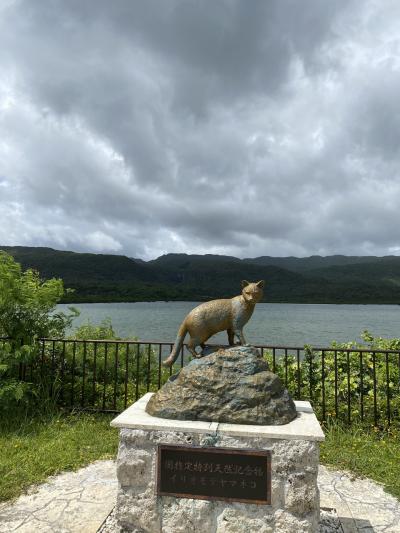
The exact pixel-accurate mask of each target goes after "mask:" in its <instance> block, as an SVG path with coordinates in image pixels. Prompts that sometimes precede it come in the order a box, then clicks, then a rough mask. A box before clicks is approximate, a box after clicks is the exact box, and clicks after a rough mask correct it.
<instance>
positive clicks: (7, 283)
mask: <svg viewBox="0 0 400 533" xmlns="http://www.w3.org/2000/svg"><path fill="white" fill-rule="evenodd" d="M64 293H65V291H64V286H63V282H62V280H60V279H50V280H47V281H42V280H41V279H40V277H39V274H38V273H37V272H36V271H34V270H32V269H28V270H26V271H22V268H21V265H19V264H18V263H17V262H16V261H15V260H14V259H13V257H11V256H10V255H8V254H6V253H4V252H1V251H0V337H6V338H7V340H6V341H4V340H3V341H1V342H0V380H1V387H0V410H2V409H10V408H13V407H15V406H16V405H17V404H18V405H20V404H25V405H26V404H28V403H29V402H31V403H32V402H34V401H35V400H37V399H38V398H39V397H40V396H41V391H42V386H41V380H39V381H35V382H34V381H32V380H30V379H29V376H27V375H26V368H28V367H30V368H33V366H34V365H35V364H37V361H38V358H39V345H38V342H37V340H38V339H39V338H41V337H48V336H59V337H62V336H63V335H64V333H65V329H66V327H68V326H70V324H71V321H72V319H73V318H74V317H75V316H76V314H77V312H76V311H75V310H73V309H72V308H71V314H69V315H66V314H65V313H55V312H54V311H55V308H56V305H57V303H58V302H59V301H60V300H61V298H62V297H63V295H64ZM39 377H40V376H39Z"/></svg>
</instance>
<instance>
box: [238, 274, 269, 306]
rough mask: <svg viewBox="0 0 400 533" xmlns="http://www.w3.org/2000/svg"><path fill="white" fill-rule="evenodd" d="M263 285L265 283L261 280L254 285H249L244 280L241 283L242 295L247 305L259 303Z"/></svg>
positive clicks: (248, 282)
mask: <svg viewBox="0 0 400 533" xmlns="http://www.w3.org/2000/svg"><path fill="white" fill-rule="evenodd" d="M264 285H265V281H264V280H263V279H262V280H261V281H257V282H255V283H251V282H250V281H247V280H245V279H244V280H243V281H242V295H243V298H244V299H245V300H246V302H247V303H249V304H256V303H257V302H259V301H260V300H261V298H262V297H263V294H264V293H263V288H264Z"/></svg>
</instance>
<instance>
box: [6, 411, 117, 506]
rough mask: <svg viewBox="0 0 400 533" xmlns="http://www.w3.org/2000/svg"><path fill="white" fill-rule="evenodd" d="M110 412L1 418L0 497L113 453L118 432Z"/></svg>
mask: <svg viewBox="0 0 400 533" xmlns="http://www.w3.org/2000/svg"><path fill="white" fill-rule="evenodd" d="M112 418H113V416H108V415H101V414H95V415H94V414H87V413H81V414H68V415H63V414H60V413H58V414H52V415H46V416H35V417H21V416H18V417H15V418H10V417H8V418H7V417H5V416H3V417H2V419H1V421H0V450H1V454H0V501H3V500H8V499H10V498H14V497H16V496H18V495H20V494H21V493H23V492H24V491H25V490H26V488H27V487H29V485H32V484H36V483H42V482H43V481H45V480H46V478H47V477H48V476H50V475H53V474H57V473H59V472H62V471H64V470H76V469H78V468H80V467H82V466H84V465H87V464H89V463H91V462H92V461H95V460H97V459H110V458H114V457H115V455H116V452H117V445H118V431H117V430H116V429H112V428H110V426H109V423H110V420H111V419H112Z"/></svg>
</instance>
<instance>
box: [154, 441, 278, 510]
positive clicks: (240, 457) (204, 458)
mask: <svg viewBox="0 0 400 533" xmlns="http://www.w3.org/2000/svg"><path fill="white" fill-rule="evenodd" d="M157 454H158V463H157V494H158V495H160V496H176V497H178V498H197V499H202V500H225V501H236V502H245V503H256V504H264V505H270V504H271V452H270V451H266V450H252V449H249V450H247V449H236V448H202V447H196V446H167V445H163V444H160V445H159V446H158V450H157Z"/></svg>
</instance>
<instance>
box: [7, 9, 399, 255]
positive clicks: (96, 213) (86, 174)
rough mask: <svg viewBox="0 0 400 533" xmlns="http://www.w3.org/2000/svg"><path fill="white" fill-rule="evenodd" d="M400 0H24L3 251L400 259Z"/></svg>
mask: <svg viewBox="0 0 400 533" xmlns="http://www.w3.org/2000/svg"><path fill="white" fill-rule="evenodd" d="M399 16H400V6H399V5H398V4H397V3H396V2H392V1H390V0H385V1H382V2H375V1H373V0H370V1H366V2H355V1H354V2H347V1H346V2H345V1H344V0H343V1H339V0H336V1H332V2H329V3H325V2H320V1H319V0H313V1H309V2H307V3H304V2H297V1H294V0H279V1H278V0H275V1H271V2H264V1H261V0H255V1H254V2H252V3H251V7H250V6H249V4H248V3H246V2H240V1H239V0H221V1H220V2H212V1H211V0H210V1H206V2H195V1H188V0H185V1H183V0H173V1H170V2H155V1H154V0H148V1H146V2H136V1H133V2H132V1H130V0H129V1H128V0H121V1H119V2H116V3H110V2H108V1H107V0H98V1H96V2H93V1H89V0H79V1H78V0H70V1H69V2H63V1H61V0H43V1H41V2H29V1H27V0H8V1H7V2H5V3H4V4H3V7H1V8H0V67H1V68H0V209H1V213H2V224H1V225H0V244H21V245H23V244H25V245H48V246H53V247H56V248H64V249H66V248H68V249H73V250H79V251H80V250H85V251H96V252H98V251H104V252H111V253H125V254H127V255H129V256H136V257H143V258H152V257H155V256H157V255H160V254H161V253H166V252H188V253H204V252H211V253H227V254H232V255H238V256H247V257H249V256H256V255H267V254H268V255H309V254H315V253H320V254H332V253H346V254H366V253H373V254H379V255H380V254H387V253H399V252H400V237H399V235H398V231H397V230H396V228H397V227H398V225H399V222H400V211H399V209H398V205H397V204H398V198H399V195H400V153H399V142H398V139H399V133H400V119H399V113H398V109H397V107H398V103H397V100H398V96H397V95H398V94H399V89H400V60H399V57H400V54H399V50H400V37H399V33H398V23H397V21H398V20H399Z"/></svg>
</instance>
